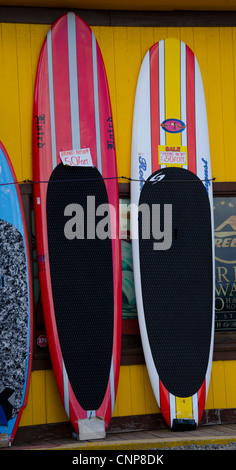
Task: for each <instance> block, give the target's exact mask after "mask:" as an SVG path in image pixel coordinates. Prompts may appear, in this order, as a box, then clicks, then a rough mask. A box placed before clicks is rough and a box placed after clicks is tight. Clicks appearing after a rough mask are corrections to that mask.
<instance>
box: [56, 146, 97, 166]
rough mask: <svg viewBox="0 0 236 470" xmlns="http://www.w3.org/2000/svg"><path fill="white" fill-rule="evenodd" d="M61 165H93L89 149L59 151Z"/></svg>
mask: <svg viewBox="0 0 236 470" xmlns="http://www.w3.org/2000/svg"><path fill="white" fill-rule="evenodd" d="M60 157H61V161H62V163H63V165H67V166H93V162H92V157H91V153H90V149H89V148H86V149H76V150H65V151H63V152H60Z"/></svg>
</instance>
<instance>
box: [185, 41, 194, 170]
mask: <svg viewBox="0 0 236 470" xmlns="http://www.w3.org/2000/svg"><path fill="white" fill-rule="evenodd" d="M186 87H187V90H186V94H187V136H188V169H189V170H190V171H192V172H193V173H196V133H195V76H194V54H193V52H192V51H191V49H189V47H188V46H186Z"/></svg>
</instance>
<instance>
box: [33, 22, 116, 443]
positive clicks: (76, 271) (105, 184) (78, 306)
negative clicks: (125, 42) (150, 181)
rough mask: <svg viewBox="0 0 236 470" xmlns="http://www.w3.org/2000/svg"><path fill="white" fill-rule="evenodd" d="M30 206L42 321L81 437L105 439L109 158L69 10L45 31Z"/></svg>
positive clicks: (106, 127) (87, 48)
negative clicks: (42, 311)
mask: <svg viewBox="0 0 236 470" xmlns="http://www.w3.org/2000/svg"><path fill="white" fill-rule="evenodd" d="M33 149H34V157H33V161H34V180H36V181H39V183H38V184H35V185H34V207H35V223H36V240H37V254H38V265H39V275H40V286H41V293H42V301H43V309H44V316H45V324H46V329H47V336H48V343H49V349H50V354H51V359H52V364H53V369H54V373H55V377H56V381H57V385H58V388H59V392H60V395H61V398H62V401H63V404H64V407H65V410H66V412H67V415H68V417H69V419H70V421H71V423H72V424H73V426H74V428H75V430H76V432H77V433H79V438H80V439H88V438H92V437H93V438H100V437H104V435H105V432H106V429H107V427H108V425H109V422H110V419H111V416H112V412H113V408H114V404H115V398H116V392H117V385H118V377H119V365H120V344H121V261H120V243H119V219H118V208H119V199H118V183H117V179H116V176H117V168H116V153H115V144H114V133H113V123H112V113H111V105H110V98H109V90H108V84H107V78H106V72H105V68H104V64H103V59H102V56H101V52H100V49H99V46H98V44H97V41H96V38H95V36H94V34H93V32H92V30H91V29H90V28H89V26H88V25H87V24H86V23H85V22H84V21H83V20H81V19H80V18H79V17H78V16H76V15H75V14H74V13H68V14H66V15H64V16H63V17H61V18H60V19H59V20H58V21H57V22H56V23H55V24H54V25H53V26H52V28H51V29H50V30H49V32H48V34H47V37H46V39H45V42H44V44H43V47H42V51H41V54H40V58H39V64H38V70H37V77H36V84H35V99H34V115H33Z"/></svg>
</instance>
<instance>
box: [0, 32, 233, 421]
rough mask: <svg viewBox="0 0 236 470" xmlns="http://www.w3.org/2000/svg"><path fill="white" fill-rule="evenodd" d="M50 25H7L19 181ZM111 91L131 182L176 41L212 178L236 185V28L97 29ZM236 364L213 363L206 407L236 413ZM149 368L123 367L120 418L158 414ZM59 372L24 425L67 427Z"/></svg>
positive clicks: (11, 137) (10, 127)
mask: <svg viewBox="0 0 236 470" xmlns="http://www.w3.org/2000/svg"><path fill="white" fill-rule="evenodd" d="M49 27H50V25H49V24H48V25H46V24H44V25H40V24H12V23H0V107H1V113H0V140H1V141H2V142H3V144H4V146H5V147H6V149H7V151H8V153H9V156H10V158H11V160H12V163H13V166H14V168H15V172H16V175H17V178H18V180H19V181H22V180H26V179H29V180H31V179H32V178H33V175H32V118H33V117H32V107H33V91H34V81H35V75H36V68H37V63H38V58H39V53H40V49H41V46H42V43H43V40H44V38H45V35H46V34H47V31H48V29H49ZM92 29H93V31H94V34H95V36H96V38H97V40H98V43H99V45H100V47H101V51H102V54H103V58H104V62H105V66H106V70H107V76H108V83H109V87H110V94H111V102H112V110H113V119H114V131H115V141H116V150H117V161H118V174H119V176H127V177H129V176H130V161H131V135H132V116H133V106H134V98H135V89H136V83H137V78H138V73H139V69H140V66H141V62H142V59H143V57H144V55H145V53H146V51H147V50H148V49H149V48H150V47H151V46H152V45H153V44H154V43H155V42H157V41H159V40H161V39H163V38H165V37H176V38H178V39H181V40H183V41H184V42H186V43H187V44H188V45H189V46H190V47H191V48H192V49H193V51H194V53H195V54H196V56H197V59H198V61H199V65H200V69H201V71H202V76H203V82H204V87H205V94H206V105H207V111H208V125H209V135H210V148H211V157H212V173H213V176H214V177H215V178H216V181H217V182H228V181H235V180H236V158H235V142H234V141H235V135H236V119H235V109H236V80H235V70H236V27H211V28H208V27H164V26H162V27H139V26H137V27H130V26H112V27H111V26H92ZM235 390H236V361H234V360H232V361H217V362H213V369H212V379H211V383H210V389H209V394H208V399H207V403H206V408H207V409H214V408H236V393H235ZM158 412H159V409H158V407H157V404H156V401H155V398H154V395H153V392H152V389H151V385H150V381H149V378H148V374H147V370H146V367H145V365H141V364H139V365H127V366H122V367H121V371H120V381H119V388H118V396H117V401H116V405H115V410H114V416H130V415H139V414H140V415H142V414H150V413H158ZM66 420H67V417H66V414H65V412H64V409H63V406H62V404H61V401H60V398H59V394H58V391H57V387H56V384H55V379H54V375H53V372H52V370H35V371H34V372H33V373H32V380H31V384H30V392H29V400H28V406H27V408H26V409H25V410H24V412H23V416H22V419H21V423H20V426H25V425H36V424H44V423H56V422H63V421H66Z"/></svg>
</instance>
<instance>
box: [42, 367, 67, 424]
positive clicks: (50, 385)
mask: <svg viewBox="0 0 236 470" xmlns="http://www.w3.org/2000/svg"><path fill="white" fill-rule="evenodd" d="M45 381H46V383H45V385H46V390H47V393H46V416H47V423H60V422H65V421H68V417H67V414H66V412H65V410H64V406H63V404H62V401H61V398H60V395H59V393H58V389H57V384H56V380H55V376H54V374H53V371H52V370H46V371H45Z"/></svg>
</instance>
